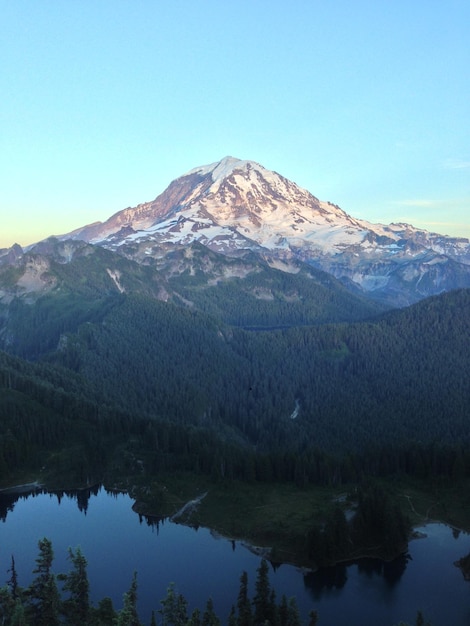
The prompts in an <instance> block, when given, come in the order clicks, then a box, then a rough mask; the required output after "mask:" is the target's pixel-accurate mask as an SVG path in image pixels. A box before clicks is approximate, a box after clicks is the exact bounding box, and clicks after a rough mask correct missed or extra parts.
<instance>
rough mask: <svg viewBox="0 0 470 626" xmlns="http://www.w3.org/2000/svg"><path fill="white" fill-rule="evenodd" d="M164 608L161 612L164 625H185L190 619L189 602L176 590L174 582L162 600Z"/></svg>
mask: <svg viewBox="0 0 470 626" xmlns="http://www.w3.org/2000/svg"><path fill="white" fill-rule="evenodd" d="M161 605H162V608H161V609H159V613H160V615H161V616H162V626H183V625H186V622H187V621H188V612H187V608H188V603H187V601H186V599H185V598H184V597H183V596H182V595H181V594H180V593H178V592H177V591H176V590H175V585H174V583H171V584H170V586H169V587H168V589H167V593H166V597H165V598H163V600H161Z"/></svg>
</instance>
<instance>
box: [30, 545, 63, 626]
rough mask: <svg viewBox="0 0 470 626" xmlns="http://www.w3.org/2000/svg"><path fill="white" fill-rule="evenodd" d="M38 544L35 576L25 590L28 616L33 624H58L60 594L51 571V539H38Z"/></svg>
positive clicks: (44, 625) (52, 558)
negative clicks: (27, 601)
mask: <svg viewBox="0 0 470 626" xmlns="http://www.w3.org/2000/svg"><path fill="white" fill-rule="evenodd" d="M38 546H39V555H38V558H37V559H36V568H35V569H34V570H33V574H36V578H35V579H34V580H33V582H32V583H31V585H30V586H29V588H28V590H27V592H26V593H27V595H28V597H29V607H28V608H29V616H30V617H31V622H32V623H33V624H35V626H58V624H59V623H60V622H59V606H60V596H59V591H58V589H57V583H56V577H55V575H54V574H53V572H52V562H53V560H54V551H53V549H52V543H51V541H50V540H49V539H47V538H46V537H44V538H43V539H40V540H39V542H38Z"/></svg>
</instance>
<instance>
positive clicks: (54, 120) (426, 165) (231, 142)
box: [0, 0, 470, 247]
mask: <svg viewBox="0 0 470 626" xmlns="http://www.w3.org/2000/svg"><path fill="white" fill-rule="evenodd" d="M469 24H470V3H469V2H468V0H447V1H446V2H442V0H439V1H437V0H353V1H351V0H331V1H330V2H324V1H321V2H320V1H317V0H291V2H289V3H287V2H286V1H285V0H271V1H267V0H239V1H238V2H230V3H229V2H224V1H223V0H126V1H123V0H93V1H91V0H67V1H63V0H62V1H60V0H41V1H40V2H38V0H15V1H14V2H12V1H11V0H0V58H1V59H2V62H1V65H0V93H1V94H2V95H1V98H0V217H1V220H0V247H6V246H9V245H11V244H12V243H14V242H18V243H20V244H22V245H26V244H29V243H32V242H34V241H38V240H40V239H42V238H44V237H46V236H48V235H50V234H60V233H64V232H67V231H69V230H72V229H73V228H76V227H79V226H82V225H84V224H87V223H90V222H93V221H97V220H105V219H106V218H107V217H109V216H110V215H111V214H113V213H115V212H116V211H119V210H121V209H123V208H125V207H127V206H135V205H136V204H138V203H140V202H145V201H148V200H152V199H153V198H155V197H156V196H157V195H158V194H159V193H161V192H162V191H163V190H164V189H165V187H166V186H167V185H168V184H169V183H170V182H171V181H172V180H173V179H174V178H176V177H178V176H180V175H182V174H184V173H185V172H186V171H188V170H189V169H191V168H193V167H196V166H199V165H204V164H207V163H212V162H214V161H217V160H219V159H221V158H223V157H224V156H226V155H231V156H235V157H239V158H241V159H252V160H254V161H258V162H259V163H261V164H262V165H264V166H265V167H267V168H269V169H273V170H275V171H277V172H279V173H280V174H282V175H284V176H286V177H287V178H290V179H291V180H293V181H295V182H296V183H298V184H299V185H301V186H302V187H306V188H307V189H308V190H309V191H311V192H312V193H313V194H314V195H316V196H317V197H319V198H320V199H322V200H330V201H331V202H334V203H335V204H338V205H340V206H341V208H343V209H344V210H345V211H347V212H348V213H350V214H352V215H354V216H355V217H359V218H364V219H368V220H370V221H373V222H382V223H390V222H392V221H395V222H397V221H406V222H409V223H411V224H413V225H415V226H418V227H423V228H427V229H429V230H433V231H435V232H440V233H445V234H451V235H460V236H466V237H470V72H469V68H470V44H469V43H468V41H469V37H468V25H469Z"/></svg>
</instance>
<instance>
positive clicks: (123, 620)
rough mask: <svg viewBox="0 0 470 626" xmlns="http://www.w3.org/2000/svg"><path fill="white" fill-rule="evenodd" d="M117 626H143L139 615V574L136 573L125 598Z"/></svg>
mask: <svg viewBox="0 0 470 626" xmlns="http://www.w3.org/2000/svg"><path fill="white" fill-rule="evenodd" d="M116 624H117V626H142V625H141V623H140V621H139V616H138V614H137V574H136V572H134V576H133V577H132V582H131V586H130V587H129V591H126V593H125V594H124V597H123V607H122V609H121V610H120V611H119V614H118V619H117V622H116Z"/></svg>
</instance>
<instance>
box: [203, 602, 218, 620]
mask: <svg viewBox="0 0 470 626" xmlns="http://www.w3.org/2000/svg"><path fill="white" fill-rule="evenodd" d="M201 624H202V626H220V620H219V618H218V617H217V615H216V614H215V611H214V603H213V601H212V598H209V600H207V604H206V608H205V611H204V613H203V614H202V622H201Z"/></svg>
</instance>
